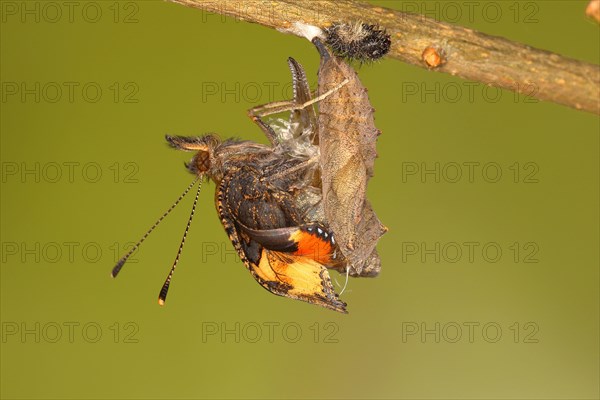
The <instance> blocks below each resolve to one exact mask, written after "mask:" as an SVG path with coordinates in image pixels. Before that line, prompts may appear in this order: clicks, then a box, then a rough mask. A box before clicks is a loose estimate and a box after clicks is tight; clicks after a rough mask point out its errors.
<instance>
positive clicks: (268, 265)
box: [216, 170, 347, 313]
mask: <svg viewBox="0 0 600 400" xmlns="http://www.w3.org/2000/svg"><path fill="white" fill-rule="evenodd" d="M286 197H287V195H286V194H285V193H281V192H278V191H276V190H274V189H273V188H271V187H269V186H268V185H266V184H264V183H261V179H260V175H256V174H255V173H254V172H252V171H241V170H239V171H235V172H233V173H230V174H228V175H226V176H225V177H224V178H223V180H222V181H221V183H220V184H219V187H218V189H217V194H216V202H217V211H218V213H219V216H220V217H221V222H222V224H223V227H224V228H225V232H226V233H227V235H228V236H229V239H230V240H231V243H232V244H233V246H234V248H235V249H236V250H237V252H238V254H239V256H240V258H241V260H242V261H243V263H244V264H245V265H246V267H247V268H248V270H249V271H250V273H251V274H252V276H253V277H254V279H256V281H257V282H258V283H259V284H260V285H261V286H262V287H264V288H265V289H267V290H268V291H270V292H271V293H274V294H276V295H279V296H284V297H289V298H292V299H296V300H302V301H306V302H309V303H312V304H316V305H320V306H322V307H326V308H329V309H331V310H335V311H338V312H342V313H346V312H347V311H346V303H344V302H343V301H341V300H340V299H339V297H338V295H337V293H336V292H335V290H334V288H333V285H332V283H331V279H330V277H329V272H328V270H327V268H326V266H325V265H324V264H328V265H329V264H331V265H333V263H334V260H333V259H334V258H335V245H334V239H333V237H332V236H331V234H330V233H329V232H328V231H326V230H325V229H324V227H322V225H320V224H303V225H300V226H289V225H290V224H293V223H295V216H294V215H293V212H292V213H290V212H291V211H292V207H291V206H290V203H288V202H287V200H286Z"/></svg>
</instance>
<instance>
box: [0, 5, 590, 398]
mask: <svg viewBox="0 0 600 400" xmlns="http://www.w3.org/2000/svg"><path fill="white" fill-rule="evenodd" d="M2 3H3V7H6V3H12V4H13V5H15V4H16V6H17V7H18V10H19V12H20V11H22V10H21V8H23V7H30V8H31V9H34V10H35V7H40V8H39V10H40V11H39V12H40V13H41V14H40V20H39V22H36V21H35V15H33V16H32V15H29V14H26V15H25V16H21V15H20V14H17V15H16V16H15V15H12V13H9V12H8V11H10V10H12V9H8V11H7V9H6V8H3V10H4V13H3V16H2V18H3V21H2V27H1V42H0V47H1V55H2V60H1V73H2V77H1V80H2V84H3V92H2V95H3V98H2V103H1V106H2V114H1V132H2V136H1V137H2V140H1V160H2V167H3V176H2V196H1V200H2V210H1V211H2V222H1V234H2V238H1V241H2V246H3V247H2V267H1V289H2V292H1V300H2V304H1V312H2V315H1V319H2V329H3V332H2V343H1V346H2V348H1V350H2V351H1V368H2V374H1V381H0V386H1V387H2V389H1V396H2V398H121V399H125V398H221V397H225V398H240V397H244V398H282V397H293V398H371V397H376V398H598V396H599V389H598V385H599V380H598V375H599V369H598V362H599V358H598V353H599V349H598V333H599V331H598V311H599V310H598V292H599V286H598V285H599V276H598V261H599V260H598V242H599V237H598V226H599V222H598V220H599V218H598V217H599V216H598V201H599V198H598V197H599V186H598V185H599V184H598V182H599V177H598V155H599V154H598V153H599V143H598V134H599V120H598V116H596V115H592V114H589V113H584V112H578V111H575V110H572V109H568V108H565V107H562V106H558V105H555V104H549V103H543V102H537V101H532V99H528V98H526V97H524V96H515V95H514V94H513V93H510V92H504V91H502V92H499V91H496V90H495V89H491V90H490V91H489V92H486V89H485V88H484V87H483V86H482V85H476V86H474V89H473V96H472V97H470V96H468V94H469V86H466V84H465V82H464V81H461V80H459V79H455V78H453V77H450V76H448V75H444V74H437V73H435V72H431V71H427V70H425V69H421V68H416V67H413V66H408V65H405V64H402V63H400V62H398V61H395V60H384V61H382V62H379V63H376V64H375V65H373V66H363V67H362V68H361V69H360V77H361V79H362V81H363V83H364V84H365V86H366V87H368V88H369V95H370V99H371V101H372V103H373V105H374V107H375V108H376V109H377V112H376V123H377V126H378V128H380V129H381V130H382V131H383V134H382V136H381V137H380V138H379V141H378V149H379V155H380V157H379V158H378V160H377V162H376V175H375V177H374V178H373V179H372V180H371V182H370V185H369V196H370V198H371V200H372V203H373V204H374V208H375V210H376V211H377V213H378V215H379V217H380V218H381V220H382V221H383V222H384V223H385V224H386V225H387V226H388V227H389V233H388V234H386V235H385V236H384V237H383V238H382V240H381V241H380V244H379V251H380V254H381V258H382V264H383V269H382V272H381V275H380V276H379V277H377V278H375V279H353V280H351V281H350V283H349V287H348V290H347V291H346V293H344V295H343V296H342V298H343V299H344V300H345V301H347V302H348V308H349V311H350V314H349V315H338V314H337V313H334V312H332V311H329V310H326V309H321V308H318V307H315V306H311V305H309V304H305V303H301V302H297V301H292V300H289V299H284V298H280V297H276V296H272V295H270V294H268V293H267V292H266V291H265V290H263V289H262V288H260V287H259V286H258V285H257V284H256V283H255V282H254V281H253V279H252V278H251V276H250V275H249V274H248V272H247V271H245V269H244V267H243V265H242V264H241V262H240V261H239V260H237V258H236V256H234V255H233V253H232V248H231V245H230V244H229V243H228V241H227V237H226V235H225V233H224V231H223V229H222V227H221V226H220V223H219V220H218V218H217V217H216V212H215V210H214V204H213V191H214V184H212V183H211V184H208V185H205V186H204V188H203V191H202V193H201V196H200V200H199V206H198V210H197V214H196V218H195V220H194V222H193V224H192V228H191V231H190V234H189V236H188V241H187V247H186V249H185V251H184V253H183V256H182V259H181V262H180V264H179V268H178V271H177V273H176V274H175V278H174V282H173V284H172V287H171V292H170V295H169V299H168V301H167V305H166V306H165V307H164V308H161V307H159V306H158V305H157V304H156V296H157V294H158V290H159V289H160V286H161V284H162V282H163V280H164V277H165V276H166V274H167V272H168V269H169V267H170V265H171V263H172V260H173V259H174V257H175V253H176V250H177V246H178V244H179V240H180V238H181V235H182V233H183V229H184V227H185V221H186V219H187V216H188V213H189V209H190V207H191V202H192V199H191V198H186V199H185V200H184V201H183V202H182V205H181V206H180V207H178V208H177V209H176V210H175V211H174V212H173V213H172V215H171V216H170V217H169V218H168V219H167V220H165V221H164V223H163V224H162V225H161V226H160V227H159V229H157V230H156V231H155V233H154V234H153V235H152V236H150V238H149V239H148V240H147V242H146V243H144V245H143V246H142V247H141V251H140V252H139V253H137V254H136V255H135V259H136V260H137V261H138V262H137V263H130V264H127V265H126V266H125V268H124V270H123V272H122V274H121V275H120V276H119V278H118V279H116V280H112V279H111V278H110V277H109V271H110V269H111V268H112V266H113V264H114V262H115V260H116V257H117V256H116V254H115V246H117V247H120V249H116V253H122V249H123V246H125V245H126V243H127V242H129V241H134V240H137V239H138V238H139V236H140V235H141V234H142V233H143V232H144V230H145V229H146V228H147V227H149V226H150V225H151V224H152V222H153V221H154V220H155V218H157V217H158V216H159V215H161V213H162V211H164V210H165V209H166V208H167V207H168V206H169V205H170V204H171V203H172V202H173V201H174V200H175V199H176V198H177V196H178V195H179V194H180V193H181V191H183V189H184V188H185V187H186V186H187V185H188V183H189V182H191V178H192V177H191V175H189V174H187V173H186V171H185V170H184V168H183V162H184V161H186V160H188V159H189V158H190V157H191V154H183V153H178V152H175V151H172V150H169V149H168V148H167V146H166V145H165V143H164V138H163V137H164V134H165V133H171V134H180V135H201V134H203V133H206V132H219V133H220V134H221V135H222V136H224V137H228V136H238V137H242V138H247V139H251V140H256V141H260V142H265V138H264V137H263V135H262V133H261V131H260V130H259V129H258V128H257V127H256V126H255V125H253V124H252V122H251V121H250V120H249V119H248V118H247V116H246V109H248V108H250V107H252V106H254V105H257V104H262V103H266V102H269V101H274V100H281V99H284V98H286V97H289V95H290V90H289V80H290V76H289V71H288V69H287V65H286V58H287V57H288V56H293V57H295V58H296V59H297V60H299V61H300V62H301V63H302V64H303V65H304V67H305V68H306V70H307V74H308V76H309V77H310V80H311V83H312V84H313V85H314V84H315V82H316V70H317V67H318V55H317V53H316V51H315V50H314V49H313V47H312V46H311V45H310V44H309V43H307V42H306V41H305V40H303V39H300V38H297V37H294V36H291V35H283V34H281V33H278V32H276V31H274V30H270V29H266V28H264V27H260V26H257V25H252V24H249V23H245V22H240V21H235V20H232V19H224V18H222V17H220V16H217V15H212V14H206V13H203V12H201V11H199V10H194V9H189V8H185V7H182V6H179V5H175V4H170V3H167V2H162V1H144V2H138V3H129V2H121V3H115V2H111V1H109V2H95V3H93V5H88V3H86V2H77V3H76V8H75V9H74V14H73V19H72V20H70V19H69V15H68V14H67V11H68V9H67V8H66V7H67V6H65V5H64V3H63V2H54V4H55V5H56V4H58V5H59V6H60V7H61V8H62V12H63V14H62V16H60V17H58V20H57V21H56V22H52V21H51V20H52V19H54V18H55V11H54V10H52V9H51V8H46V9H44V8H43V7H44V6H45V4H46V3H44V2H25V3H21V2H6V1H3V2H2ZM476 3H477V8H475V13H474V15H473V17H472V18H470V17H469V15H468V14H467V10H468V7H467V6H466V5H465V3H459V2H454V3H452V4H453V7H456V6H458V7H459V10H460V11H461V16H460V17H457V16H456V14H455V13H454V11H453V10H452V9H450V8H448V7H449V6H448V4H450V3H444V2H427V3H423V2H404V3H401V2H392V1H390V2H377V4H380V5H384V6H388V7H392V8H397V9H402V7H407V6H408V5H411V6H413V7H414V6H415V5H416V7H417V8H418V9H419V10H421V11H427V10H428V12H429V13H430V14H432V13H433V14H434V15H436V16H438V17H439V18H440V19H444V20H447V21H451V22H456V23H458V24H461V25H464V26H468V27H471V28H474V29H478V30H481V31H483V32H485V33H489V34H494V35H500V36H504V37H507V38H509V39H512V40H516V41H520V42H523V43H527V44H529V45H532V46H534V47H539V48H543V49H547V50H551V51H555V52H557V53H559V54H564V55H566V56H569V57H573V58H576V59H580V60H585V61H588V62H593V63H598V61H599V50H598V49H599V48H600V45H599V44H600V43H599V35H598V25H597V24H595V23H593V22H592V21H590V20H587V19H586V18H585V17H584V15H583V10H584V8H585V2H578V1H573V2H571V1H569V2H566V1H545V2H499V3H494V4H493V6H494V7H499V8H500V10H501V12H502V14H501V15H500V18H499V20H498V21H497V22H494V21H493V20H494V19H495V15H494V14H493V13H492V11H494V10H492V9H486V10H487V11H488V12H489V14H487V16H484V14H483V13H482V10H483V8H484V6H485V4H487V3H486V2H476ZM36 4H37V6H36ZM86 7H87V8H86ZM490 7H491V6H490ZM84 8H85V12H86V13H87V14H85V15H86V16H87V18H88V19H93V18H95V16H94V11H95V10H96V9H97V8H99V9H100V10H101V12H102V14H101V17H100V18H99V21H98V22H96V23H93V22H88V21H86V20H85V18H84V17H83V15H82V12H83V9H84ZM405 9H407V8H405ZM495 9H496V8H495ZM517 11H518V13H516V12H517ZM490 16H491V17H490ZM125 20H127V21H128V23H125ZM115 21H116V22H115ZM36 82H39V85H40V89H39V91H38V93H39V96H40V98H39V101H37V100H36V98H35V93H34V94H25V95H24V98H22V97H21V94H22V92H21V89H22V87H21V84H22V83H23V84H24V85H25V87H24V88H25V89H27V88H30V89H31V88H33V91H34V92H35V91H36V89H35V85H36ZM68 82H73V83H68ZM115 83H116V86H115ZM15 85H16V87H17V89H18V92H17V94H10V93H9V92H11V90H12V89H14V88H15ZM56 85H58V86H60V87H62V88H63V92H62V93H61V95H60V96H58V97H57V95H56V92H54V91H53V88H55V86H56ZM66 85H75V86H73V87H74V92H73V98H72V99H70V98H69V92H68V90H67V86H66ZM86 85H87V86H86ZM84 86H86V88H87V89H86V90H89V91H88V92H85V93H82V89H83V87H84ZM97 86H99V87H100V88H101V89H102V94H101V95H100V96H99V97H98V100H97V101H96V102H92V101H91V98H92V97H94V96H95V92H94V87H97ZM269 87H272V88H273V91H272V93H270V91H269ZM117 88H118V91H117ZM214 88H217V93H216V94H213V93H212V92H210V91H209V89H214ZM414 88H417V91H418V94H410V93H412V92H410V91H407V90H409V89H410V90H413V89H414ZM457 89H458V92H457ZM226 90H229V92H226ZM11 93H12V92H11ZM227 93H228V94H227ZM426 93H430V94H426ZM421 94H423V96H421ZM85 96H87V97H85ZM115 96H117V97H115ZM436 96H438V98H436ZM495 96H499V98H498V99H497V101H496V100H495ZM55 99H56V102H53V100H55ZM71 100H72V101H71ZM134 100H135V102H132V101H134ZM65 163H67V164H65ZM436 163H438V164H437V165H439V170H440V174H441V175H440V178H439V182H436V178H435V176H434V175H431V174H429V175H427V174H426V175H425V176H423V177H422V176H421V175H419V174H416V175H409V174H407V173H406V171H407V168H411V167H414V166H417V167H418V168H419V169H423V168H434V167H435V165H436ZM465 163H479V164H478V165H479V166H478V167H475V169H474V172H475V173H474V175H473V178H472V179H468V178H469V177H468V176H467V172H468V169H467V168H466V167H465V165H468V164H465ZM489 163H492V164H489ZM493 163H496V164H493ZM515 163H518V164H517V165H515ZM528 163H530V164H528ZM488 164H489V165H491V167H490V168H492V169H486V171H485V172H484V171H483V166H484V165H488ZM57 165H58V166H59V167H60V171H61V175H60V176H59V177H56V175H55V174H56V171H57V170H56V166H57ZM69 165H73V172H74V174H73V176H72V179H71V177H70V176H69V167H68V166H69ZM456 165H459V166H462V176H461V177H460V178H459V179H454V178H455V171H456V169H455V167H456ZM511 166H512V167H511ZM497 167H499V168H500V171H501V172H502V176H501V178H500V179H499V181H498V182H496V183H493V182H488V181H489V180H490V179H492V180H493V178H494V175H495V174H494V173H493V172H494V171H496V169H495V168H497ZM36 168H37V170H38V173H39V177H36V175H35V170H36ZM452 168H454V169H452ZM15 169H16V173H15V174H13V173H12V172H14V171H15ZM27 169H29V170H33V171H34V172H32V173H26V174H25V175H22V172H23V171H24V170H27ZM515 170H517V171H519V174H518V175H515ZM11 171H12V172H11ZM97 171H100V173H101V174H102V175H101V176H100V177H99V179H96V172H97ZM403 171H404V173H403ZM117 172H118V173H117ZM36 180H39V182H37V181H36ZM453 180H457V181H456V182H452V181H453ZM532 180H533V181H532ZM515 181H516V182H515ZM190 197H191V196H190ZM466 242H467V243H470V242H473V243H475V244H473V246H474V249H475V250H474V253H473V257H472V259H470V258H469V254H468V252H467V250H468V248H467V247H465V246H467V245H465V244H464V243H466ZM490 243H491V244H490ZM514 243H517V244H516V245H515V244H514ZM486 244H487V247H486V249H487V250H489V252H486V253H482V249H483V247H484V246H485V245H486ZM436 245H437V246H439V251H436V250H435V249H436V247H435V246H436ZM69 246H72V248H73V249H74V251H73V254H72V255H71V254H69V251H68V250H69ZM216 248H219V249H220V250H219V251H218V252H217V254H214V253H215V252H214V250H215V249H216ZM457 248H460V249H461V250H462V254H460V255H458V254H457V253H456V249H457ZM497 248H500V250H501V251H502V255H501V257H500V258H499V260H497V261H496V260H495V257H496V256H495V253H494V251H493V250H495V249H497ZM57 249H60V250H61V251H60V253H57V251H56V250H57ZM415 249H417V254H413V253H414V251H413V250H415ZM428 249H433V253H431V254H430V253H428ZM490 249H491V250H490ZM516 249H519V251H518V252H517V250H516ZM97 250H100V251H101V253H100V254H96V252H97ZM487 250H486V251H487ZM533 253H535V254H533ZM436 256H438V257H439V260H436ZM493 261H496V262H493ZM526 261H537V262H526ZM332 274H333V275H334V278H335V279H337V281H338V282H340V283H343V277H340V276H339V275H338V274H337V273H332ZM36 324H37V325H36ZM69 326H71V327H73V328H72V329H73V331H72V333H73V336H72V337H71V336H70V331H69ZM469 326H472V327H473V328H472V329H473V332H472V335H470V334H469ZM269 327H272V328H269ZM498 327H499V328H500V329H501V332H498V331H497V328H498ZM97 328H100V329H101V333H98V332H97ZM257 328H258V329H259V330H257ZM457 328H459V329H460V333H461V336H457V332H458V331H457ZM209 329H217V330H218V332H217V333H215V334H211V332H212V331H209ZM223 329H226V330H228V332H229V333H227V332H226V334H225V335H221V334H222V333H223ZM271 329H272V332H271V331H270V330H271ZM410 329H418V330H419V331H418V332H417V333H415V334H410V333H411V332H412V331H410ZM423 329H427V330H429V333H426V334H425V335H424V336H422V335H421V333H422V331H423ZM257 332H259V333H260V334H261V335H260V337H258V336H257ZM270 332H271V333H272V335H270ZM436 332H437V336H438V337H437V338H436ZM57 334H60V337H59V336H57Z"/></svg>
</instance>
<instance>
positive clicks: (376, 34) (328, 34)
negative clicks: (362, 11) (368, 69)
mask: <svg viewBox="0 0 600 400" xmlns="http://www.w3.org/2000/svg"><path fill="white" fill-rule="evenodd" d="M324 32H325V42H326V44H327V45H328V46H329V47H330V48H331V50H332V51H333V52H334V54H335V55H337V56H339V57H342V58H344V59H346V60H348V61H354V60H356V61H359V62H361V63H365V62H371V61H375V60H378V59H380V58H381V57H383V56H385V55H386V54H387V53H388V52H389V50H390V46H391V44H392V41H391V39H390V35H389V34H387V33H386V31H385V29H380V28H379V27H378V26H377V25H369V24H365V23H362V22H355V23H349V24H348V23H338V22H336V23H334V24H333V25H331V26H330V27H329V28H326V29H325V30H324Z"/></svg>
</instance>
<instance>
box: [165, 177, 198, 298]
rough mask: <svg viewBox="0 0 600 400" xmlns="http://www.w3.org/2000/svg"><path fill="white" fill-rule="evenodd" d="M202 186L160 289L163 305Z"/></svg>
mask: <svg viewBox="0 0 600 400" xmlns="http://www.w3.org/2000/svg"><path fill="white" fill-rule="evenodd" d="M201 187H202V182H200V184H199V185H198V191H197V192H196V198H195V199H194V204H193V205H192V213H191V214H190V218H189V219H188V222H187V225H186V227H185V231H184V232H183V238H182V239H181V243H180V244H179V250H178V251H177V256H176V257H175V261H174V262H173V266H172V267H171V271H169V275H167V279H165V283H164V284H163V286H162V289H160V293H159V294H158V304H160V305H161V306H164V305H165V300H166V299H167V292H168V291H169V286H170V285H171V279H173V273H174V272H175V267H177V263H178V262H179V256H181V251H182V250H183V245H184V244H185V238H186V237H187V234H188V231H189V230H190V225H191V224H192V218H194V213H195V212H196V204H197V203H198V196H200V188H201Z"/></svg>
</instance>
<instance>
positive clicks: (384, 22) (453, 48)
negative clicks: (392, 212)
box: [168, 0, 600, 114]
mask: <svg viewBox="0 0 600 400" xmlns="http://www.w3.org/2000/svg"><path fill="white" fill-rule="evenodd" d="M168 1H171V2H174V3H178V4H182V5H185V6H188V7H194V8H199V9H202V10H206V11H209V12H211V13H217V14H224V15H228V16H230V17H234V18H237V19H240V20H244V21H249V22H253V23H258V24H261V25H264V26H268V27H271V28H276V29H278V30H284V31H286V30H289V29H290V28H291V27H292V25H293V23H294V22H296V21H300V22H304V23H306V24H310V25H316V26H319V27H321V28H323V27H326V26H329V25H330V24H332V23H333V22H347V21H363V22H366V23H374V24H377V25H379V26H381V27H384V28H386V29H387V31H388V33H390V34H391V37H392V46H391V49H390V52H389V53H388V56H390V57H392V58H396V59H398V60H401V61H404V62H406V63H409V64H413V65H417V66H420V67H423V68H429V69H435V70H437V71H440V72H445V73H449V74H451V75H456V76H459V77H461V78H464V79H468V80H471V81H477V82H482V83H484V84H487V85H491V86H496V87H500V88H503V89H508V90H512V91H516V92H519V93H523V94H525V95H528V96H531V97H535V98H538V99H540V100H546V101H550V102H554V103H558V104H562V105H566V106H569V107H573V108H576V109H578V110H584V111H588V112H592V113H596V114H600V67H599V66H598V65H594V64H589V63H585V62H582V61H578V60H574V59H570V58H566V57H563V56H560V55H558V54H555V53H551V52H549V51H545V50H539V49H535V48H533V47H529V46H526V45H524V44H520V43H516V42H512V41H510V40H507V39H504V38H501V37H497V36H490V35H486V34H484V33H481V32H477V31H474V30H472V29H468V28H464V27H461V26H457V25H452V24H448V23H444V22H439V21H436V20H434V19H432V18H427V17H425V16H422V15H418V14H410V13H405V12H400V11H395V10H391V9H387V8H382V7H377V6H373V5H370V4H365V3H360V2H356V1H351V0H342V1H335V2H334V1H327V0H321V1H315V0H238V1H235V0H168Z"/></svg>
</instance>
